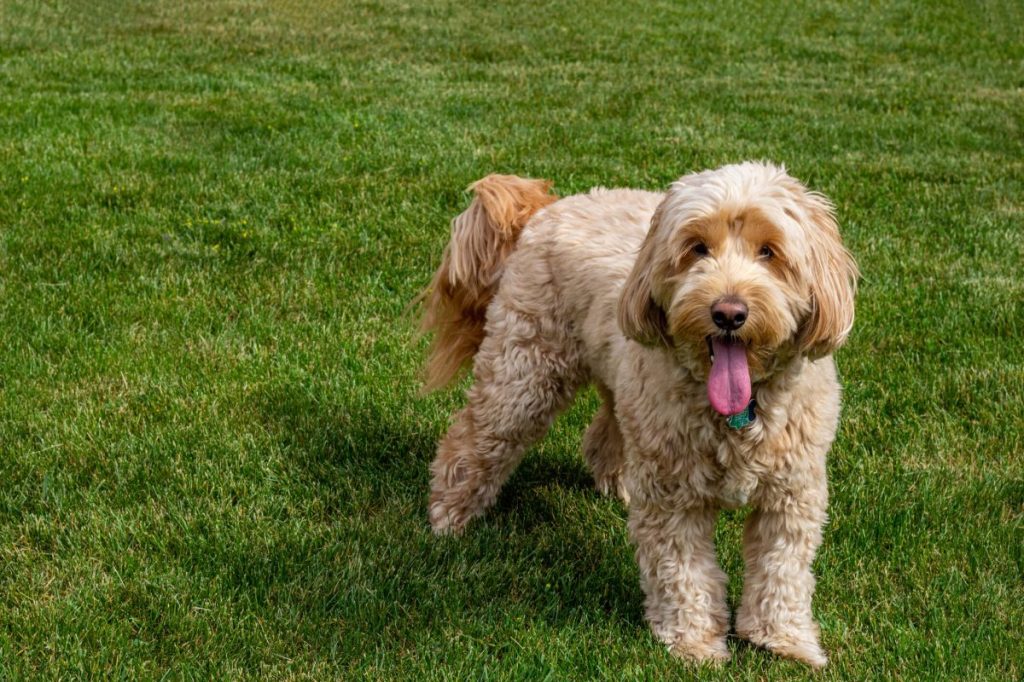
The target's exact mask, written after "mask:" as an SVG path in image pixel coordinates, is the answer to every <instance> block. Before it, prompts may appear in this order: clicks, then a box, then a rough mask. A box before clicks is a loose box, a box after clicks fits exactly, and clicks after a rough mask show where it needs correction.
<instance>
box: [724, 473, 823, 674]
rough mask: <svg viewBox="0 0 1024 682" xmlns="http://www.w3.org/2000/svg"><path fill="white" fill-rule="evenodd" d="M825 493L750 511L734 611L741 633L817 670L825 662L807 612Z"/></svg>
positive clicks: (737, 631)
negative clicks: (740, 585)
mask: <svg viewBox="0 0 1024 682" xmlns="http://www.w3.org/2000/svg"><path fill="white" fill-rule="evenodd" d="M822 488H823V486H822ZM826 495H827V493H825V492H824V491H823V490H819V491H818V493H817V494H813V495H809V496H806V497H804V498H803V499H795V498H793V497H790V496H785V497H784V499H781V500H777V503H776V504H774V505H772V508H769V509H765V508H762V509H757V510H756V511H754V512H753V513H752V514H751V515H750V517H749V518H748V519H747V523H746V528H745V530H744V533H743V555H744V559H745V561H746V573H745V578H744V582H743V600H742V603H741V605H740V609H739V611H738V613H737V614H736V634H738V635H739V636H740V637H743V638H744V639H747V640H748V641H750V642H753V643H754V644H757V645H759V646H763V647H765V648H766V649H769V650H771V651H773V652H775V653H776V654H779V655H781V656H788V657H790V658H795V659H797V660H799V661H803V662H804V663H807V664H809V665H811V666H813V667H816V668H819V667H821V666H824V665H825V664H826V663H827V662H828V659H827V658H826V657H825V652H824V651H823V650H822V648H821V644H820V643H819V630H818V624H817V623H816V622H815V621H814V616H813V615H812V613H811V597H812V596H813V594H814V575H813V574H812V573H811V562H812V561H813V560H814V554H815V551H816V550H817V548H818V546H819V545H820V544H821V527H822V526H823V525H824V523H825V498H826Z"/></svg>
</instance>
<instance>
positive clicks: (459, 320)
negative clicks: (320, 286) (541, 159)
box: [414, 175, 558, 392]
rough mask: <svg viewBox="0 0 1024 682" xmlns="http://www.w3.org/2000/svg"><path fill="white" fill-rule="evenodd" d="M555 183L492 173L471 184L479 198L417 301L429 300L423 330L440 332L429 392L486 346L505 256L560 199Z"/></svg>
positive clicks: (456, 226)
mask: <svg viewBox="0 0 1024 682" xmlns="http://www.w3.org/2000/svg"><path fill="white" fill-rule="evenodd" d="M550 188H551V183H550V182H548V181H547V180H530V179H527V178H520V177H517V176H515V175H488V176H487V177H485V178H483V179H482V180H477V181H476V182H474V183H473V184H472V185H470V186H469V189H470V190H472V191H473V192H474V194H475V196H474V197H473V201H472V203H470V205H469V208H467V209H466V210H465V212H463V213H461V214H460V215H458V216H457V217H456V218H455V219H454V220H452V236H451V241H450V242H449V243H448V246H447V248H445V251H444V256H443V257H442V258H441V266H440V267H439V268H438V269H437V272H436V273H434V279H433V280H432V281H431V283H430V286H429V287H427V289H426V290H425V291H423V292H422V293H421V294H420V295H419V296H418V297H417V298H416V300H415V301H414V303H419V302H423V303H424V311H423V318H422V320H421V322H420V329H421V331H422V332H423V333H430V332H433V334H434V339H433V342H432V344H431V346H430V357H429V359H428V360H427V366H426V380H425V384H424V387H423V390H424V392H429V391H433V390H435V389H438V388H441V387H443V386H445V385H447V384H449V383H450V382H451V381H452V380H453V379H454V378H455V377H456V376H458V374H459V372H460V370H462V368H463V367H465V366H466V364H467V363H468V361H469V360H470V358H472V357H473V355H474V354H475V353H476V351H477V349H478V348H479V347H480V342H481V341H483V338H484V322H485V320H486V313H487V305H488V304H489V303H490V302H491V299H493V298H494V293H495V291H496V290H497V287H498V281H499V280H500V279H501V273H502V270H503V266H504V264H505V260H506V259H507V258H508V257H509V254H511V253H512V251H513V250H514V249H515V246H516V241H517V240H518V239H519V233H520V232H522V230H523V228H524V227H525V226H526V223H527V222H528V221H529V220H530V217H531V216H533V214H534V213H536V212H537V211H539V210H540V209H542V208H544V207H545V206H547V205H548V204H550V203H552V202H554V201H556V200H557V199H558V197H557V196H555V195H553V194H550V193H549V190H550Z"/></svg>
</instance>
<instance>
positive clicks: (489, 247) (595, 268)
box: [420, 162, 859, 667]
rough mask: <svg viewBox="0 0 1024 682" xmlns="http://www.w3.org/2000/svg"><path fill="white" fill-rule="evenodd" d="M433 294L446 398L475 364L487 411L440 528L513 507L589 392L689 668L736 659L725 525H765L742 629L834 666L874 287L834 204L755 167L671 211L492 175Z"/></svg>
mask: <svg viewBox="0 0 1024 682" xmlns="http://www.w3.org/2000/svg"><path fill="white" fill-rule="evenodd" d="M470 189H471V190H472V191H473V192H474V194H475V196H474V198H473V199H472V202H471V204H470V205H469V208H468V209H467V210H466V211H465V212H464V213H462V214H461V215H459V216H458V217H456V218H455V219H454V220H453V221H452V228H451V241H450V243H449V244H448V246H447V248H446V250H445V252H444V255H443V258H442V261H441V265H440V267H439V268H438V270H437V272H436V274H435V275H434V277H433V280H432V283H431V284H430V286H429V287H428V288H427V290H426V291H424V292H423V294H422V295H421V298H420V300H421V301H422V302H423V304H424V305H423V308H424V314H423V318H422V329H423V330H424V331H426V332H430V333H432V334H433V343H432V346H431V348H430V351H429V353H430V355H429V359H428V363H427V368H426V383H425V388H426V389H427V390H431V389H436V388H439V387H442V386H445V385H447V384H448V383H450V382H451V381H452V380H453V379H455V378H456V377H457V376H458V375H459V374H460V372H461V370H462V369H463V368H464V367H466V366H468V365H469V364H470V361H472V370H473V378H474V382H473V384H472V386H471V388H469V390H468V392H467V398H468V403H467V405H466V407H464V408H463V409H462V410H461V411H459V412H458V413H456V415H455V416H454V420H453V423H452V425H451V427H450V429H449V431H448V433H447V435H445V437H444V438H443V439H442V440H441V442H440V444H439V446H438V450H437V456H436V459H435V460H434V461H433V463H432V465H431V475H432V481H431V486H430V499H429V518H430V524H431V526H432V528H433V530H434V531H435V532H436V533H438V534H453V533H459V532H461V531H462V530H463V529H464V528H465V526H466V524H467V523H468V522H469V521H470V520H471V519H473V518H475V517H477V516H480V515H481V514H482V513H483V512H484V511H485V510H486V509H487V508H488V507H489V506H490V505H491V504H493V503H494V501H495V498H496V497H497V495H498V491H499V489H500V488H501V486H502V484H503V483H504V482H505V481H506V479H507V478H508V477H509V475H510V474H511V473H512V471H513V469H514V468H515V467H516V465H517V463H518V462H519V461H520V459H521V458H522V456H523V454H524V453H525V451H526V450H527V448H528V447H529V446H530V445H531V444H532V443H534V442H535V441H536V440H537V439H539V438H540V437H541V436H543V434H544V433H545V431H546V430H547V428H548V427H549V426H550V424H551V422H552V421H553V420H554V418H555V417H556V415H557V414H558V413H559V412H560V411H562V410H563V409H565V407H566V406H567V405H568V404H569V403H570V401H571V400H572V398H573V396H574V394H575V393H576V391H578V390H579V389H580V388H581V387H583V386H585V385H586V384H593V385H595V387H596V389H597V393H598V394H599V396H600V398H601V400H602V403H601V406H600V408H599V409H598V411H597V414H596V416H595V417H594V419H593V422H592V423H591V425H590V426H589V428H588V429H587V431H586V433H585V435H584V438H583V455H584V458H585V460H586V462H587V463H588V465H589V467H590V469H591V471H592V472H593V475H594V479H595V482H596V486H597V488H598V489H599V490H601V491H603V492H605V493H612V494H617V495H619V496H620V497H621V498H622V499H623V500H624V501H625V502H626V504H627V506H628V511H629V533H630V539H631V541H632V543H633V544H634V545H635V548H636V559H637V562H638V564H639V568H640V579H641V583H642V587H643V591H644V594H645V601H644V609H645V615H646V618H647V621H648V622H649V624H650V627H651V629H652V630H653V632H654V634H655V635H656V636H657V637H658V638H659V639H660V640H661V641H662V642H664V643H665V644H666V645H667V646H668V648H669V650H670V651H671V652H672V653H673V654H675V655H677V656H680V657H682V658H685V659H690V660H693V661H721V660H726V659H728V658H729V655H730V654H729V649H728V648H727V646H726V636H727V634H728V632H729V615H730V614H729V609H728V606H727V603H726V576H725V574H724V573H723V571H722V570H721V568H719V566H718V563H717V561H716V557H715V547H714V542H713V535H714V530H715V522H716V518H717V514H718V511H719V509H721V508H734V507H739V506H742V505H750V506H751V507H752V508H753V511H752V512H751V514H750V515H749V517H748V518H747V520H746V526H745V530H744V534H743V556H744V561H745V573H744V587H743V596H742V599H741V603H740V605H739V609H738V611H737V614H736V621H735V631H736V634H737V635H738V636H739V637H742V638H744V639H746V640H748V641H750V642H752V643H753V644H755V645H758V646H761V647H764V648H766V649H768V650H770V651H772V652H775V653H776V654H778V655H781V656H786V657H791V658H794V659H797V660H800V661H803V662H804V663H807V664H809V665H811V666H814V667H820V666H824V665H825V664H826V662H827V658H826V655H825V653H824V651H823V649H822V647H821V644H820V633H819V628H818V625H817V623H816V621H815V620H814V617H813V615H812V613H811V599H812V595H813V592H814V582H815V581H814V576H813V574H812V572H811V563H812V561H813V559H814V555H815V552H816V551H817V548H818V546H819V545H820V544H821V540H822V533H821V529H822V526H823V525H824V523H825V521H826V505H827V500H828V485H827V481H826V472H825V456H826V453H827V451H828V450H829V448H830V447H831V444H832V441H833V439H834V438H835V434H836V429H837V425H838V420H839V410H840V385H839V382H838V380H837V375H836V366H835V362H834V360H833V357H832V354H833V352H834V351H835V350H836V349H838V348H839V347H840V346H842V345H843V343H844V342H845V340H846V338H847V336H848V334H849V333H850V330H851V328H852V326H853V320H854V298H855V294H856V287H857V280H858V278H859V272H858V268H857V264H856V262H855V261H854V259H853V257H852V256H851V254H850V252H849V251H848V250H847V249H846V248H845V247H844V245H843V243H842V241H841V238H840V234H839V228H838V224H837V221H836V216H835V211H834V208H833V206H832V204H831V202H830V201H829V200H828V199H827V198H826V197H825V196H823V195H822V194H819V193H816V192H813V191H810V190H808V189H807V188H806V187H805V186H804V185H803V184H801V183H800V182H799V181H797V180H796V179H794V178H793V177H791V176H790V175H789V174H788V173H787V172H786V170H785V168H784V167H779V166H776V165H773V164H770V163H760V162H746V163H741V164H735V165H727V166H723V167H721V168H718V169H716V170H708V171H703V172H698V173H693V174H690V175H686V176H684V177H682V178H680V179H679V180H677V181H676V182H674V183H672V184H671V186H670V187H669V188H668V191H667V192H664V193H658V192H648V191H640V190H632V189H611V190H609V189H602V188H597V189H593V190H591V191H590V192H587V193H585V194H578V195H575V196H570V197H566V198H562V199H559V198H558V197H556V196H554V195H553V194H552V193H551V191H550V183H549V182H546V181H541V180H530V179H524V178H520V177H516V176H508V175H489V176H487V177H485V178H483V179H482V180H479V181H478V182H476V183H474V184H473V185H471V187H470Z"/></svg>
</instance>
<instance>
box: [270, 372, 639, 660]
mask: <svg viewBox="0 0 1024 682" xmlns="http://www.w3.org/2000/svg"><path fill="white" fill-rule="evenodd" d="M261 402H262V411H263V417H264V423H265V424H267V425H268V427H269V428H273V429H275V430H276V433H277V438H278V440H279V444H280V450H281V452H282V453H283V454H284V457H285V461H286V463H287V466H288V468H290V469H291V474H293V475H294V477H295V478H296V479H297V482H298V483H299V485H298V486H292V487H293V489H295V491H294V492H293V494H295V495H296V496H297V498H298V499H297V500H296V507H297V508H300V509H303V510H306V511H305V515H304V517H303V518H300V519H298V522H299V523H300V524H301V525H303V526H304V527H306V528H307V533H306V534H305V535H304V536H303V537H302V538H301V540H300V541H299V542H297V543H283V544H282V545H280V546H279V547H277V548H276V549H275V550H273V551H276V552H278V553H280V556H279V558H278V560H280V561H282V562H287V563H289V564H291V565H293V569H292V570H289V571H285V572H284V576H283V577H285V579H284V581H283V584H281V585H280V588H281V589H279V590H276V591H275V594H276V595H277V596H276V598H277V599H279V600H285V601H286V602H287V603H279V604H278V607H279V608H278V609H277V610H276V612H277V613H281V612H284V613H288V612H293V611H297V612H301V613H302V614H303V618H302V623H301V628H300V632H301V633H302V635H301V636H302V639H303V640H304V641H303V644H304V645H305V646H307V647H314V648H317V649H322V650H323V652H324V653H327V652H341V651H344V650H347V651H378V652H379V651H380V650H381V649H382V648H383V649H384V650H388V651H395V650H398V649H404V648H408V647H424V646H426V647H434V648H436V647H439V646H440V647H444V646H448V645H449V644H450V640H451V638H452V637H456V636H458V634H459V633H476V634H477V635H480V636H490V635H493V636H494V641H495V642H498V641H504V640H505V639H506V638H507V637H509V636H514V635H515V634H516V632H517V631H519V630H522V629H524V628H525V629H527V630H529V629H534V628H535V627H536V626H538V625H541V626H543V627H545V628H554V629H556V630H557V629H560V628H572V629H579V628H581V627H582V628H585V629H588V628H596V629H598V630H607V629H609V628H610V629H613V630H620V629H627V630H636V631H639V633H640V634H641V636H643V633H644V632H646V627H645V626H644V624H643V620H642V616H641V601H642V595H641V592H640V588H639V582H638V577H637V575H636V567H635V564H634V562H633V557H632V549H631V548H630V547H629V545H628V542H627V541H626V532H625V520H624V517H625V511H624V509H623V508H622V507H621V505H620V504H619V503H618V502H616V501H612V500H608V499H605V498H602V497H601V496H599V495H598V494H597V493H596V492H595V491H594V490H593V483H592V479H591V477H590V474H589V472H588V471H587V470H586V467H585V465H584V463H583V461H582V459H581V458H578V456H577V454H576V453H571V454H572V456H571V457H570V456H569V455H568V453H567V454H566V456H558V457H551V456H547V455H543V454H540V453H531V454H530V455H528V456H527V457H526V459H525V461H524V462H523V463H522V465H521V466H520V468H519V470H518V471H517V472H516V473H515V474H514V475H513V477H512V479H511V480H510V481H509V483H508V484H507V485H506V487H505V489H504V490H503V492H502V494H501V496H500V498H499V500H498V502H497V504H496V505H495V507H494V508H493V509H491V510H489V512H488V514H487V515H486V516H485V517H484V518H483V519H480V520H478V521H476V522H475V523H474V524H473V525H472V526H471V527H470V528H469V529H468V530H467V532H466V533H465V534H464V535H463V536H461V537H458V538H437V537H435V536H433V535H432V534H431V533H430V530H429V527H428V525H427V521H426V497H427V487H428V482H429V473H428V466H429V462H430V460H431V458H432V457H433V454H434V448H435V445H436V440H437V438H438V437H439V436H440V433H439V431H440V429H439V428H438V425H437V423H436V420H431V419H429V418H425V417H423V416H422V412H421V410H420V406H419V405H418V404H416V403H413V402H412V401H411V400H406V401H405V402H401V401H396V400H394V399H392V400H391V401H381V402H380V403H378V404H367V403H362V404H359V403H356V404H352V403H350V404H348V405H341V404H332V403H331V400H330V396H327V397H324V398H322V399H321V398H319V397H316V396H311V395H310V394H309V392H308V389H304V388H299V387H297V386H278V387H277V388H276V389H275V390H273V391H270V392H268V393H267V394H266V395H265V396H264V397H263V400H262V401H261ZM353 402H354V401H353ZM385 403H386V404H385ZM281 625H282V627H294V624H288V623H282V624H281ZM339 655H340V654H339Z"/></svg>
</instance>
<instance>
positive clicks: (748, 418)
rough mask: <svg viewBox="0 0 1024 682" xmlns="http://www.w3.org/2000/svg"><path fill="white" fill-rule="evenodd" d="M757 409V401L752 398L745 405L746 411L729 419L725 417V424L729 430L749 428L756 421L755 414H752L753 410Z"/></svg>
mask: <svg viewBox="0 0 1024 682" xmlns="http://www.w3.org/2000/svg"><path fill="white" fill-rule="evenodd" d="M755 407H757V401H756V400H754V399H753V398H751V399H750V402H749V403H747V409H745V410H743V411H742V412H740V413H739V414H734V415H732V416H731V417H727V418H726V420H725V423H726V424H728V425H729V428H730V429H737V430H738V429H742V428H744V427H747V426H750V425H751V424H753V423H754V422H755V421H756V420H757V414H755V413H754V408H755Z"/></svg>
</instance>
